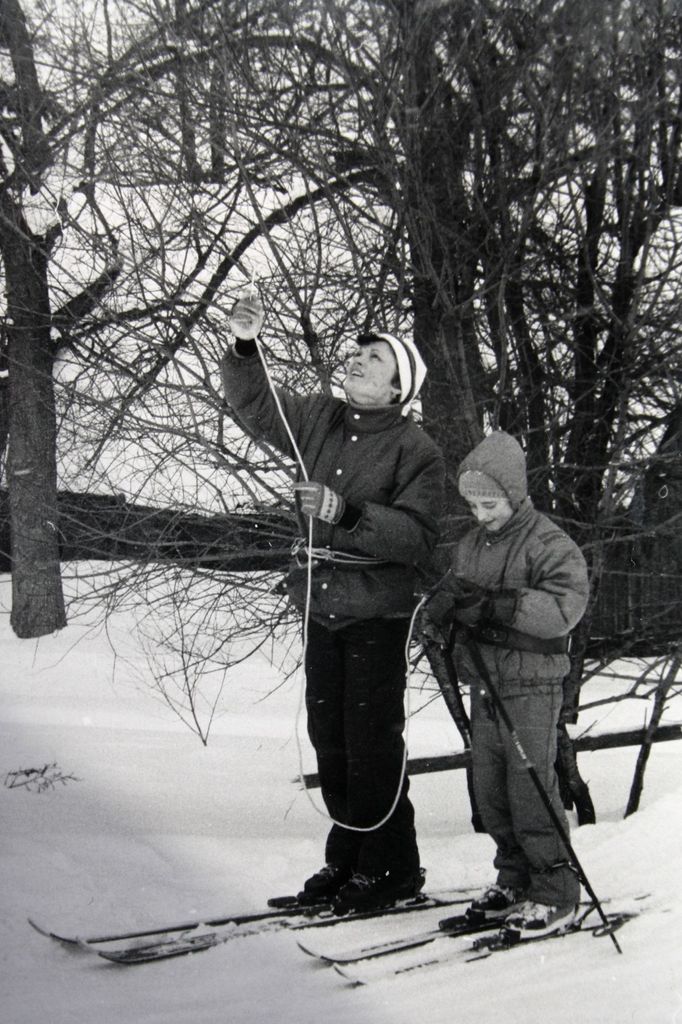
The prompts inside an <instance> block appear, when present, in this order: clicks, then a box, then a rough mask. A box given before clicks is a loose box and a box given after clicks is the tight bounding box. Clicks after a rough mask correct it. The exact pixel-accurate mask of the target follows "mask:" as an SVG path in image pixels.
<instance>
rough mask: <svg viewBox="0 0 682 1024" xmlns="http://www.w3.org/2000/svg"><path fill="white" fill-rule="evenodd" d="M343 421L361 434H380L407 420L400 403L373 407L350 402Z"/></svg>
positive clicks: (349, 427) (350, 428)
mask: <svg viewBox="0 0 682 1024" xmlns="http://www.w3.org/2000/svg"><path fill="white" fill-rule="evenodd" d="M343 421H344V423H345V425H346V427H347V428H348V429H349V430H354V431H357V433H359V434H378V433H379V432H380V431H382V430H387V429H388V428H390V427H395V426H399V425H400V424H401V423H404V422H405V421H404V417H403V409H402V406H400V405H382V406H379V407H378V408H374V409H372V408H363V407H361V406H356V405H349V404H346V407H345V409H344V415H343Z"/></svg>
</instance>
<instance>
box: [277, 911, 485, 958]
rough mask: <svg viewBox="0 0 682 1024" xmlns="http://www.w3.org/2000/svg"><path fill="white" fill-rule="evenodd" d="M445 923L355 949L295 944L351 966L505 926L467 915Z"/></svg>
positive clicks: (314, 953) (306, 950)
mask: <svg viewBox="0 0 682 1024" xmlns="http://www.w3.org/2000/svg"><path fill="white" fill-rule="evenodd" d="M448 922H449V925H448V928H447V929H444V928H442V927H441V925H439V926H438V927H437V928H431V929H429V930H428V931H423V932H417V933H415V934H413V935H404V936H400V937H398V938H397V939H387V940H386V941H384V942H375V943H370V944H367V945H362V946H356V947H355V948H351V949H346V950H343V951H338V950H336V951H333V950H332V951H325V950H321V949H319V948H315V947H314V946H313V945H312V944H311V943H309V942H308V940H305V941H301V940H297V945H298V948H299V949H300V950H301V951H302V952H303V953H306V954H307V955H308V956H312V957H315V958H316V959H317V960H321V961H322V962H323V963H327V964H351V963H356V962H357V961H358V960H375V959H377V958H378V957H383V956H390V955H391V954H392V953H401V952H402V951H403V950H408V949H417V948H419V947H420V946H426V945H429V944H430V943H431V942H434V941H435V940H436V939H442V938H452V937H454V936H456V935H476V934H478V933H479V932H490V931H494V930H496V929H499V928H500V926H501V925H502V924H503V923H504V917H497V918H494V919H490V918H489V919H488V920H487V921H477V922H473V921H470V920H469V918H468V917H466V915H464V914H462V915H460V916H459V917H456V918H452V917H451V918H448Z"/></svg>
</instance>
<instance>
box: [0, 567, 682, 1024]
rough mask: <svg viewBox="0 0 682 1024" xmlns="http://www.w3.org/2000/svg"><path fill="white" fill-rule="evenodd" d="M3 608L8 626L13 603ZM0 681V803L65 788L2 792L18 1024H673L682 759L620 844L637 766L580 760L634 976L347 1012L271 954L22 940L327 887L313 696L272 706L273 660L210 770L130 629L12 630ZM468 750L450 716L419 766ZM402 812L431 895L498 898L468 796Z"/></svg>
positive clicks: (604, 887) (492, 972) (323, 987)
mask: <svg viewBox="0 0 682 1024" xmlns="http://www.w3.org/2000/svg"><path fill="white" fill-rule="evenodd" d="M2 598H4V600H2V604H3V605H4V607H5V608H6V607H7V591H6V587H3V588H2V590H1V591H0V599H2ZM112 645H113V646H112ZM114 651H116V657H115V655H114ZM0 659H1V662H2V670H1V671H2V676H1V679H0V729H1V735H2V742H1V746H0V779H2V780H7V777H8V776H9V773H12V772H16V771H18V770H19V769H29V768H41V767H42V766H44V765H46V764H55V765H56V766H57V769H56V770H59V771H61V772H63V773H64V774H65V775H72V776H75V779H73V780H70V781H67V782H66V783H65V784H63V785H59V784H58V785H56V786H53V787H49V788H47V789H46V790H45V791H44V792H35V791H31V790H29V789H27V788H26V787H15V788H9V786H8V785H7V784H5V785H4V786H0V807H1V812H0V813H1V815H2V835H1V838H0V878H1V879H2V883H1V886H2V902H1V907H0V963H1V972H0V1006H1V1007H2V1010H1V1011H0V1012H1V1015H2V1020H3V1022H4V1024H37V1022H44V1024H157V1022H159V1024H161V1022H163V1024H223V1022H224V1024H260V1022H268V1024H270V1022H272V1024H313V1022H314V1024H318V1021H320V1020H324V1021H326V1022H327V1024H415V1022H416V1021H419V1020H421V1019H423V1020H424V1021H427V1022H428V1024H446V1022H447V1024H451V1022H452V1021H458V1022H461V1024H493V1022H494V1024H500V1022H502V1021H503V1022H505V1024H563V1022H569V1021H570V1022H573V1021H579V1022H580V1024H604V1022H618V1024H629V1022H633V1024H634V1022H637V1024H676V1022H677V1024H682V886H681V885H680V867H681V865H682V856H681V854H682V829H681V827H680V826H681V825H682V772H681V769H682V743H681V742H670V743H661V744H658V745H656V746H655V748H654V750H653V753H652V756H651V759H650V763H649V767H648V770H647V776H646V786H645V790H644V796H643V801H642V809H641V810H640V811H639V812H638V813H637V814H636V815H634V816H632V817H630V818H629V819H627V820H623V811H624V807H625V804H626V801H627V796H628V792H629V787H630V782H631V778H632V772H633V768H634V763H635V758H636V749H635V748H626V749H625V750H620V751H618V750H614V751H606V752H602V753H594V754H588V755H582V756H581V762H580V763H581V769H582V772H583V775H584V776H585V777H586V778H587V779H588V781H589V783H590V787H591V792H592V796H593V799H594V801H595V804H596V807H597V812H598V817H599V822H598V824H597V825H595V826H585V827H583V828H580V829H577V828H576V829H575V830H574V832H573V840H574V845H575V848H576V851H577V853H578V855H579V857H580V859H581V861H582V864H583V867H584V868H585V870H586V872H587V874H588V876H589V878H590V880H591V882H592V885H593V887H594V889H595V890H596V891H597V893H598V895H599V896H600V897H601V898H602V899H603V900H605V901H606V900H609V901H611V904H615V903H617V901H618V900H619V899H627V898H629V897H632V896H635V895H643V894H646V899H644V900H642V901H641V902H640V903H639V906H640V907H641V908H642V909H644V911H645V912H644V913H642V914H641V916H640V917H638V918H637V919H635V920H633V921H631V922H630V923H629V924H628V925H627V926H626V927H625V928H624V929H623V930H621V931H620V932H619V933H618V935H619V939H620V943H621V945H622V948H623V955H622V956H619V955H618V954H617V952H616V951H615V949H614V947H613V945H612V944H611V942H610V941H609V940H608V939H591V938H589V937H588V936H584V937H583V936H579V937H572V938H569V939H566V940H561V941H558V942H553V943H544V944H541V945H539V946H537V947H535V948H533V947H526V948H525V949H517V950H512V951H509V952H506V953H503V954H500V955H499V956H495V957H492V958H490V959H488V960H484V961H479V962H477V963H468V964H467V963H459V964H457V965H454V966H451V967H448V968H439V969H435V970H431V971H422V972H417V973H416V974H412V975H409V974H408V975H405V976H404V977H402V978H400V979H396V980H393V981H391V982H381V983H377V984H375V985H372V986H368V987H366V988H361V989H352V988H349V987H348V986H346V985H344V983H343V981H342V979H340V978H339V977H338V976H337V975H335V974H334V973H333V971H331V970H330V969H327V968H323V967H321V966H319V965H318V964H317V963H316V962H314V961H312V960H310V959H308V958H306V957H305V956H304V955H303V954H302V953H301V952H300V951H299V950H298V949H297V947H296V944H295V941H294V936H293V935H292V934H288V933H287V932H286V931H278V932H271V933H269V934H265V935H259V936H251V937H244V938H239V939H235V940H234V941H230V942H228V943H226V944H225V945H222V946H220V947H218V948H216V949H213V950H210V951H208V952H203V953H199V954H196V955H195V956H191V957H185V958H182V959H179V960H174V961H173V960H171V961H167V962H165V963H158V964H150V965H146V966H142V967H128V968H125V967H117V966H116V965H113V964H108V963H105V962H104V961H103V960H101V959H99V958H95V957H90V956H88V955H87V954H84V953H82V952H78V951H76V952H73V951H72V952H69V951H67V950H65V949H62V948H61V947H60V946H58V945H57V944H56V943H51V942H50V941H49V940H47V939H45V938H43V937H41V936H40V935H38V934H37V933H36V932H34V931H33V930H32V929H31V928H30V927H29V926H28V925H27V917H28V916H33V917H35V918H36V919H37V920H38V921H40V922H42V923H44V924H46V925H49V926H51V927H59V928H61V929H66V930H75V931H77V932H89V933H92V932H94V931H97V930H98V929H102V928H107V929H108V928H111V927H114V928H118V929H125V928H128V927H132V926H135V925H149V926H152V925H154V924H158V923H159V922H165V921H168V920H174V919H176V918H180V919H188V918H199V919H201V918H204V917H211V916H213V917H215V916H217V915H220V914H221V913H226V912H228V911H232V910H234V909H237V908H239V909H244V910H256V909H259V908H261V907H262V906H263V904H264V902H265V900H266V898H267V897H268V896H269V895H272V894H273V893H281V892H289V891H291V890H295V889H296V888H297V887H298V885H299V883H300V882H301V880H302V879H303V878H304V877H305V876H306V874H308V873H309V872H310V871H312V870H314V869H316V868H317V867H319V865H320V862H321V851H322V846H323V836H324V834H325V831H326V822H325V820H324V818H323V816H322V815H321V814H319V813H317V811H316V810H315V809H314V807H313V806H312V805H311V803H310V802H309V799H308V796H307V795H306V794H305V793H303V792H301V790H300V789H299V788H298V787H297V786H296V785H295V784H294V783H293V782H292V779H293V778H294V777H295V776H296V775H297V773H298V770H299V755H298V750H297V743H296V740H295V719H296V709H297V706H298V702H299V691H300V685H301V681H300V677H297V678H296V679H294V680H291V681H289V682H287V683H285V684H284V685H282V686H280V687H279V688H276V689H275V691H274V693H272V695H271V696H269V697H267V699H266V700H262V698H263V697H264V696H265V695H266V694H268V693H269V692H270V691H271V690H272V689H273V687H276V684H277V683H278V679H277V676H276V673H275V672H274V670H273V669H272V668H271V666H270V665H268V663H267V662H266V661H265V659H261V658H258V659H254V660H252V661H251V662H250V663H249V664H247V665H245V666H242V667H240V668H239V669H238V670H237V671H235V672H234V673H232V675H231V676H230V680H229V686H228V688H227V689H226V691H225V694H224V697H223V701H222V705H221V707H222V716H221V718H220V720H219V721H218V722H217V723H216V724H215V726H214V728H213V732H212V734H211V739H210V742H209V745H208V747H207V748H204V747H203V746H202V745H201V744H200V743H199V742H198V740H197V739H196V738H195V737H194V736H192V735H191V734H190V733H189V731H188V730H187V729H185V728H184V727H183V726H182V725H181V724H180V723H179V722H178V721H177V719H176V718H175V717H174V716H173V715H172V714H171V712H170V711H169V710H168V709H166V708H164V707H163V706H162V705H161V704H159V703H158V702H157V701H156V700H155V699H154V696H153V695H152V692H151V690H150V689H149V688H147V687H145V685H144V684H143V683H142V684H141V680H144V676H145V672H146V667H145V663H144V659H143V657H142V654H141V652H140V651H138V650H136V647H135V642H134V637H133V636H132V634H131V631H130V623H129V622H128V621H126V619H125V618H120V619H114V620H113V622H112V623H111V624H110V631H109V638H107V637H105V635H104V634H103V633H102V632H99V633H93V632H89V631H88V630H86V629H85V628H84V627H83V626H80V625H77V624H74V625H70V626H69V627H68V628H67V629H66V630H64V631H63V632H62V633H60V634H59V635H57V636H55V637H53V638H48V639H43V640H41V641H40V642H39V643H35V642H29V641H19V640H17V639H16V638H14V637H13V635H12V633H11V631H10V628H9V623H8V620H7V616H6V614H3V615H2V617H0ZM600 687H601V689H602V690H604V691H605V690H606V689H607V684H605V683H603V682H601V683H600V682H594V683H591V684H590V690H589V697H590V699H594V698H595V696H597V695H598V694H599V693H600V692H601V691H600ZM632 703H634V704H635V707H634V708H631V709H630V710H629V712H628V713H627V714H629V719H628V718H627V715H626V714H625V713H624V712H623V711H622V710H618V711H617V712H610V713H608V714H607V715H606V716H605V718H604V721H603V722H600V723H599V725H598V726H597V728H596V731H611V730H613V729H614V728H616V727H619V726H622V725H627V724H630V725H632V724H641V717H642V714H643V706H642V704H641V703H638V702H632ZM681 712H682V708H680V707H679V705H678V707H677V708H675V707H674V706H673V707H672V708H671V709H670V711H669V712H668V717H667V720H668V721H680V720H682V713H681ZM590 714H591V717H590V719H589V721H590V722H591V721H592V720H599V715H600V712H599V709H597V711H595V712H592V713H590ZM581 724H583V725H584V724H587V719H586V721H585V723H582V721H581ZM299 731H300V730H299ZM457 746H458V743H457V737H456V733H455V730H454V727H453V726H452V725H451V723H450V721H449V719H448V717H447V714H446V712H445V711H444V708H443V706H442V704H441V703H440V701H437V702H435V703H432V704H430V705H429V706H428V707H427V708H426V710H424V711H422V712H420V713H419V714H418V715H417V716H416V717H415V719H414V720H413V722H412V725H411V729H410V748H411V753H412V755H413V756H423V755H425V754H429V753H430V754H438V753H444V752H447V751H449V750H451V749H454V748H456V747H457ZM313 767H314V766H313V763H312V759H311V756H310V752H309V751H308V749H307V746H305V744H304V768H305V769H306V770H312V769H313ZM412 795H413V799H414V803H415V806H416V810H417V815H418V829H419V837H420V845H421V852H422V859H423V862H424V864H425V866H426V867H427V869H428V888H429V889H432V890H438V889H445V888H448V887H450V886H464V885H472V886H479V885H483V884H485V883H487V882H488V881H489V880H490V878H491V867H490V859H491V847H490V842H489V840H488V839H487V838H486V837H485V836H480V835H475V834H474V833H473V832H472V831H471V828H470V825H469V817H468V808H467V802H466V792H465V780H464V775H463V773H462V772H444V773H438V774H431V775H422V776H418V777H416V778H414V779H413V781H412ZM436 919H437V917H436V918H433V919H431V920H430V921H429V922H428V925H427V923H426V921H425V920H423V919H422V915H415V916H414V919H410V920H409V921H408V922H406V927H407V928H409V929H411V930H421V929H422V928H424V927H425V926H431V924H432V923H435V920H436ZM371 927H372V930H373V934H376V935H377V936H378V935H379V934H381V928H382V927H383V928H384V930H385V929H386V925H385V924H384V925H383V926H380V925H378V924H376V923H374V924H372V926H371ZM391 927H393V926H391ZM361 928H362V929H363V931H362V934H363V937H365V936H366V935H367V932H368V926H367V925H364V926H361V925H360V923H356V924H355V925H353V924H344V925H342V926H340V927H338V928H335V929H334V930H333V931H334V935H335V941H336V938H337V937H339V940H340V937H341V934H342V933H343V935H344V939H343V944H344V945H346V944H347V945H352V944H353V941H354V940H353V938H352V936H353V934H354V933H353V929H355V934H356V935H359V934H360V929H361ZM346 929H347V930H346Z"/></svg>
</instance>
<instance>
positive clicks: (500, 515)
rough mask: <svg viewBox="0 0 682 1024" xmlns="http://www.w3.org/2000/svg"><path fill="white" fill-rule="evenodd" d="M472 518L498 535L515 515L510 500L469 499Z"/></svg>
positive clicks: (467, 501) (467, 500)
mask: <svg viewBox="0 0 682 1024" xmlns="http://www.w3.org/2000/svg"><path fill="white" fill-rule="evenodd" d="M466 503H467V505H468V506H469V509H470V511H471V514H472V516H473V517H474V519H475V520H476V522H477V523H478V524H479V525H480V526H484V527H485V528H486V530H488V531H489V532H490V533H497V531H498V530H501V529H502V527H503V526H504V525H505V524H506V523H508V522H509V520H510V519H511V517H512V516H513V515H514V509H513V508H512V506H511V502H510V501H509V498H467V499H466Z"/></svg>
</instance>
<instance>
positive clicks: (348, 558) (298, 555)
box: [291, 537, 389, 569]
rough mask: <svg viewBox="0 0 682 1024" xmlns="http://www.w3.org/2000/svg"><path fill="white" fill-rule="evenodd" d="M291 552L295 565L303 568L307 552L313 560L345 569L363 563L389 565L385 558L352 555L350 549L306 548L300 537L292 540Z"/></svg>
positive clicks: (306, 559) (305, 563) (359, 565)
mask: <svg viewBox="0 0 682 1024" xmlns="http://www.w3.org/2000/svg"><path fill="white" fill-rule="evenodd" d="M291 554H292V557H293V558H294V560H295V562H296V565H297V566H298V567H299V568H301V569H303V568H305V566H306V565H307V562H308V554H310V557H311V558H312V560H313V562H318V563H319V562H333V563H334V565H338V566H342V567H344V568H346V569H349V568H350V569H352V568H356V567H357V568H359V567H361V566H363V565H389V562H388V561H387V560H386V559H385V558H374V557H373V556H372V555H354V554H353V553H352V552H350V551H333V550H332V549H331V548H315V547H313V548H308V545H307V543H306V541H305V540H303V538H302V537H299V538H298V540H296V541H294V544H293V546H292V548H291Z"/></svg>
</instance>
